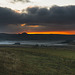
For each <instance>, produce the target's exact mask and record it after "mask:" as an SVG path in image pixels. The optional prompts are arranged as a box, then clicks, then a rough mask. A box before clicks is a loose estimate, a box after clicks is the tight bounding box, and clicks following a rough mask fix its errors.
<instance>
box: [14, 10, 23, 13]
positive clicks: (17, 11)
mask: <svg viewBox="0 0 75 75" xmlns="http://www.w3.org/2000/svg"><path fill="white" fill-rule="evenodd" d="M14 11H15V12H16V13H22V11H20V10H14Z"/></svg>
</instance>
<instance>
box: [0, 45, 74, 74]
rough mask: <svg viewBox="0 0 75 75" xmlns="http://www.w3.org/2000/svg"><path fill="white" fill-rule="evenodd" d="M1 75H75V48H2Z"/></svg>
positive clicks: (0, 51)
mask: <svg viewBox="0 0 75 75" xmlns="http://www.w3.org/2000/svg"><path fill="white" fill-rule="evenodd" d="M0 75H75V47H35V46H30V47H18V46H16V47H14V46H5V47H4V46H1V47H0Z"/></svg>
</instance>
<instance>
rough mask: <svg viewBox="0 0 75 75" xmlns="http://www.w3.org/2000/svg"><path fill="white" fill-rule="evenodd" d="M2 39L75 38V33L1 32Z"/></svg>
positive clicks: (0, 37) (0, 38)
mask: <svg viewBox="0 0 75 75" xmlns="http://www.w3.org/2000/svg"><path fill="white" fill-rule="evenodd" d="M0 40H75V35H59V34H26V33H23V34H5V33H0Z"/></svg>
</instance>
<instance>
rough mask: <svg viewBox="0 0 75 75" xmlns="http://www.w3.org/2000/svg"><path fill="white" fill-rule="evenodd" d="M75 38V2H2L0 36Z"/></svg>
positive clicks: (30, 0) (71, 0)
mask: <svg viewBox="0 0 75 75" xmlns="http://www.w3.org/2000/svg"><path fill="white" fill-rule="evenodd" d="M23 32H27V33H28V34H67V35H68V34H70V35H74V34H75V0H0V33H9V34H14V33H16V34H17V33H23Z"/></svg>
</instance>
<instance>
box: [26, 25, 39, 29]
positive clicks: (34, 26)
mask: <svg viewBox="0 0 75 75" xmlns="http://www.w3.org/2000/svg"><path fill="white" fill-rule="evenodd" d="M27 27H33V28H37V27H39V25H30V26H27Z"/></svg>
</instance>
